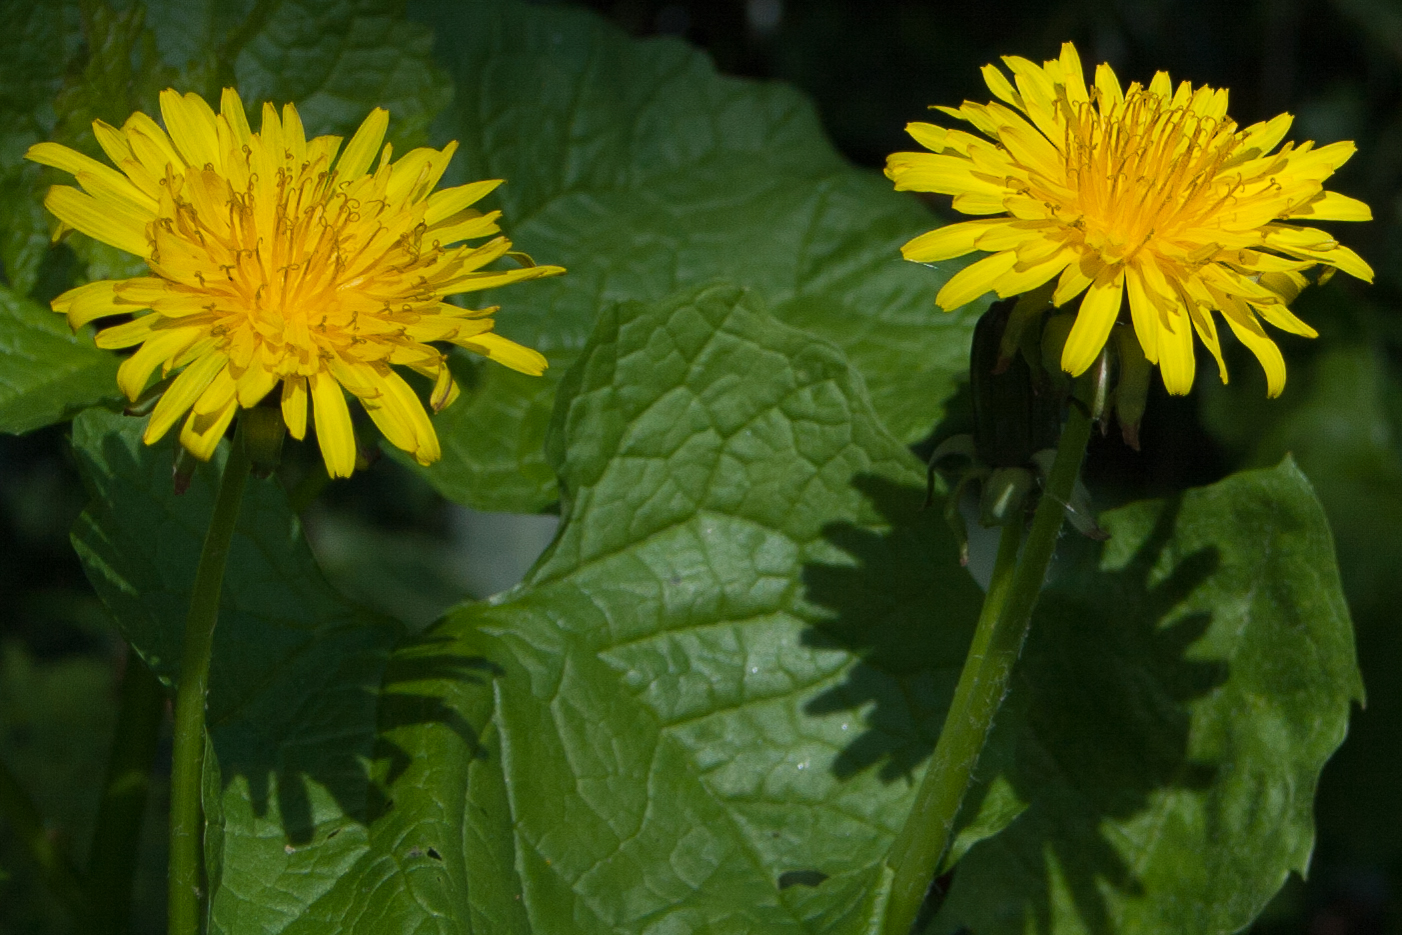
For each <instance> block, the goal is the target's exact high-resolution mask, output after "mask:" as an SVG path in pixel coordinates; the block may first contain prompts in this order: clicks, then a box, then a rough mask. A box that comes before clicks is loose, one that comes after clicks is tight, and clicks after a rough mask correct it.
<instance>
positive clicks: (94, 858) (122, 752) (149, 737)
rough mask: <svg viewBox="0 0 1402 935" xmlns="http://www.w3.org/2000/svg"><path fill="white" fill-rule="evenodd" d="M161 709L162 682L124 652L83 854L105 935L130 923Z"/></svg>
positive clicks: (117, 932) (121, 932) (118, 931)
mask: <svg viewBox="0 0 1402 935" xmlns="http://www.w3.org/2000/svg"><path fill="white" fill-rule="evenodd" d="M164 709H165V693H164V692H162V691H161V683H160V682H159V681H157V679H156V676H155V675H153V674H152V673H151V670H150V669H148V668H147V667H146V664H145V663H143V662H142V661H141V660H140V659H139V658H138V657H137V655H136V654H135V653H133V652H130V651H128V653H127V665H126V673H125V674H124V675H123V677H122V688H121V698H120V701H119V708H118V714H117V731H116V734H115V735H114V736H113V738H112V752H111V755H110V756H109V759H108V763H107V782H106V784H105V785H104V786H103V789H102V801H101V803H100V804H99V805H98V810H97V826H96V828H95V829H94V831H93V842H92V853H91V856H90V857H89V858H88V892H89V893H91V894H92V901H93V904H94V905H97V906H101V907H102V913H101V917H100V918H97V919H94V920H93V921H94V923H95V925H96V928H97V931H99V932H103V933H106V935H124V933H125V932H127V931H128V930H129V929H130V927H131V890H132V880H133V878H134V877H135V875H136V865H137V852H138V849H139V846H140V842H141V823H142V818H143V817H144V816H145V813H146V798H147V794H148V793H149V792H150V789H151V760H152V759H153V758H154V757H155V755H156V743H157V740H158V739H159V737H160V731H161V716H162V714H163V713H164Z"/></svg>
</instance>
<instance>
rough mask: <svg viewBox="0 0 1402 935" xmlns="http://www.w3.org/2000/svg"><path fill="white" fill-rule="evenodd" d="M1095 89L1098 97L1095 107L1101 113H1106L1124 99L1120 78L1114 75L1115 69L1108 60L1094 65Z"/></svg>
mask: <svg viewBox="0 0 1402 935" xmlns="http://www.w3.org/2000/svg"><path fill="white" fill-rule="evenodd" d="M1095 90H1096V93H1097V94H1098V95H1099V98H1100V100H1099V104H1098V106H1097V109H1098V110H1099V111H1100V112H1101V113H1102V114H1108V113H1109V112H1110V111H1111V110H1113V109H1114V108H1115V107H1117V106H1119V104H1120V102H1121V101H1123V100H1124V99H1125V96H1124V92H1123V91H1121V90H1120V79H1118V78H1116V77H1115V70H1114V69H1113V68H1111V67H1110V65H1109V63H1108V62H1103V63H1101V64H1099V65H1097V66H1095Z"/></svg>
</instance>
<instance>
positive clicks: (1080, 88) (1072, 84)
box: [1061, 42, 1090, 104]
mask: <svg viewBox="0 0 1402 935" xmlns="http://www.w3.org/2000/svg"><path fill="white" fill-rule="evenodd" d="M1061 74H1062V79H1063V80H1064V81H1065V82H1066V96H1067V98H1068V99H1069V100H1070V101H1071V103H1072V104H1084V103H1085V102H1087V101H1089V100H1090V93H1089V92H1088V91H1087V90H1086V70H1085V68H1083V67H1082V66H1081V56H1080V55H1079V54H1077V52H1076V47H1075V46H1074V45H1072V44H1071V43H1069V42H1063V43H1062V44H1061Z"/></svg>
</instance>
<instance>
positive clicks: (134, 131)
mask: <svg viewBox="0 0 1402 935" xmlns="http://www.w3.org/2000/svg"><path fill="white" fill-rule="evenodd" d="M122 131H123V132H124V133H126V136H127V142H128V143H130V144H131V151H132V152H133V153H135V154H136V158H137V159H138V160H140V161H141V164H142V165H144V166H145V167H146V168H147V170H149V171H150V173H151V174H152V175H154V176H155V177H156V178H158V179H159V178H165V174H166V171H165V170H166V166H174V167H175V168H176V169H180V170H183V169H184V168H185V163H184V160H182V159H181V158H180V156H179V154H177V153H176V151H175V147H174V146H172V145H171V142H170V137H168V136H166V131H164V130H162V129H161V127H160V125H159V124H158V123H156V121H154V120H152V119H151V118H150V117H148V116H146V115H145V114H143V113H142V112H141V111H139V110H138V111H136V112H135V113H133V114H132V115H131V116H130V117H128V118H127V122H126V123H124V124H122Z"/></svg>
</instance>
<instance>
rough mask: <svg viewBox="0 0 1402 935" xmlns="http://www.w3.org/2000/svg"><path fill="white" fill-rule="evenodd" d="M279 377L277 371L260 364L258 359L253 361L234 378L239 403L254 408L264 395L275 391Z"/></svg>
mask: <svg viewBox="0 0 1402 935" xmlns="http://www.w3.org/2000/svg"><path fill="white" fill-rule="evenodd" d="M278 379H279V377H278V375H277V374H276V373H274V372H272V371H271V370H268V369H267V368H266V367H263V366H260V365H259V364H258V362H257V361H256V360H255V361H253V362H252V363H250V365H249V367H248V369H247V370H245V371H244V372H243V373H242V374H240V375H239V376H238V377H237V378H236V379H235V380H234V385H235V391H236V395H237V396H238V400H239V405H240V406H242V407H243V408H244V409H252V408H253V407H254V406H256V405H258V404H259V403H260V402H262V401H263V397H264V396H267V395H268V394H269V393H271V392H272V391H273V387H275V386H277V381H278Z"/></svg>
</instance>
